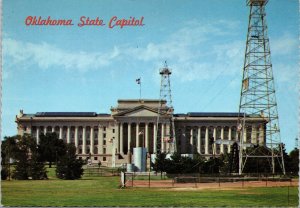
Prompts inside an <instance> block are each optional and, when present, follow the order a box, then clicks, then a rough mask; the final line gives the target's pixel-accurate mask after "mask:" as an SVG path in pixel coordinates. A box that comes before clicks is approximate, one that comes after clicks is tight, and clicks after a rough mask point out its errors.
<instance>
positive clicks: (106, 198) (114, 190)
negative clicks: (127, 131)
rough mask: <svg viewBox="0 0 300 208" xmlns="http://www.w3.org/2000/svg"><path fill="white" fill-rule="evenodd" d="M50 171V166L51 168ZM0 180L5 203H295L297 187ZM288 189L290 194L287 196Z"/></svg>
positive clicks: (90, 179) (98, 179) (85, 179)
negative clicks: (163, 186) (186, 187)
mask: <svg viewBox="0 0 300 208" xmlns="http://www.w3.org/2000/svg"><path fill="white" fill-rule="evenodd" d="M51 171H52V170H51ZM51 171H50V172H49V175H50V177H49V178H50V179H49V180H43V181H30V180H29V181H15V180H14V181H2V205H4V206H185V207H192V206H197V207H199V206H215V207H216V206H217V207H220V206H222V207H224V206H227V207H232V206H237V207H241V206H247V207H249V206H252V207H259V206H264V207H270V206H272V207H274V206H277V207H286V206H292V207H297V206H298V187H289V188H288V187H264V188H243V189H238V190H227V191H225V190H178V189H176V190H172V189H161V188H128V189H120V188H119V180H120V178H119V177H83V179H81V180H70V181H67V180H59V179H55V178H54V177H51V175H52V172H53V171H52V172H51ZM288 192H289V196H288Z"/></svg>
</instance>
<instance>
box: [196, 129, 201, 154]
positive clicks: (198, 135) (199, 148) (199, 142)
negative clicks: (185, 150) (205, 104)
mask: <svg viewBox="0 0 300 208" xmlns="http://www.w3.org/2000/svg"><path fill="white" fill-rule="evenodd" d="M197 152H198V153H199V154H201V127H200V126H198V134H197Z"/></svg>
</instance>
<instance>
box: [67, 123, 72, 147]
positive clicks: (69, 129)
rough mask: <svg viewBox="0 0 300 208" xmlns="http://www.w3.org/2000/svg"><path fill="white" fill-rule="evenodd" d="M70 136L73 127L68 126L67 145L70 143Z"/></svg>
mask: <svg viewBox="0 0 300 208" xmlns="http://www.w3.org/2000/svg"><path fill="white" fill-rule="evenodd" d="M70 134H71V127H70V126H68V128H67V143H68V144H69V143H70Z"/></svg>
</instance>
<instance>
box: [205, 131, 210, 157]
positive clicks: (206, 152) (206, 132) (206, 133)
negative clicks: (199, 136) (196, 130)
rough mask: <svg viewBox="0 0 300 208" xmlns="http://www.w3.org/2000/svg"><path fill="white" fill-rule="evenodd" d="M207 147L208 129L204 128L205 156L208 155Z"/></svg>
mask: <svg viewBox="0 0 300 208" xmlns="http://www.w3.org/2000/svg"><path fill="white" fill-rule="evenodd" d="M208 146H209V141H208V127H207V126H206V128H205V154H206V155H208V154H209V151H208Z"/></svg>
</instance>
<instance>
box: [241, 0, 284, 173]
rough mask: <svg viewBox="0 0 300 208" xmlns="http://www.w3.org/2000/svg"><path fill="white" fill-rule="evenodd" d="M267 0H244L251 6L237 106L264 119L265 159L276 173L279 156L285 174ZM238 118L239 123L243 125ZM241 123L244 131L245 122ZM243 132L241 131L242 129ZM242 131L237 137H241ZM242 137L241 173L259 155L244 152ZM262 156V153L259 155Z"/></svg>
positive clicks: (243, 113) (248, 113)
mask: <svg viewBox="0 0 300 208" xmlns="http://www.w3.org/2000/svg"><path fill="white" fill-rule="evenodd" d="M267 3H268V0H247V5H248V6H249V7H250V15H249V23H248V34H247V41H246V50H245V59H244V68H243V80H242V87H241V97H240V105H239V115H241V117H243V116H244V115H245V114H247V115H256V116H257V115H260V116H261V117H263V118H265V119H266V121H267V124H266V130H265V138H264V139H265V147H266V149H268V150H269V151H270V154H269V155H265V157H266V158H269V159H271V160H272V162H271V164H272V170H273V173H274V172H275V158H277V159H278V163H279V164H280V166H281V168H282V171H283V173H284V174H285V168H284V161H283V154H282V144H281V139H280V129H279V121H278V112H277V102H276V95H275V87H274V77H273V72H272V63H271V53H270V45H269V38H268V34H267V23H266V12H265V6H266V4H267ZM242 120H243V121H244V123H243V124H245V119H241V120H240V124H242V122H241V121H242ZM241 126H243V131H244V128H245V125H241ZM243 131H242V132H243ZM243 136H244V133H242V134H241V136H240V138H243ZM243 140H244V139H240V143H241V148H240V167H239V169H240V170H239V173H240V174H241V172H242V169H243V166H244V165H245V162H246V160H247V157H248V156H250V157H255V156H257V157H259V156H258V155H251V153H247V155H245V153H243V152H244V151H245V149H244V146H243V145H242V144H243ZM260 157H261V156H260Z"/></svg>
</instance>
